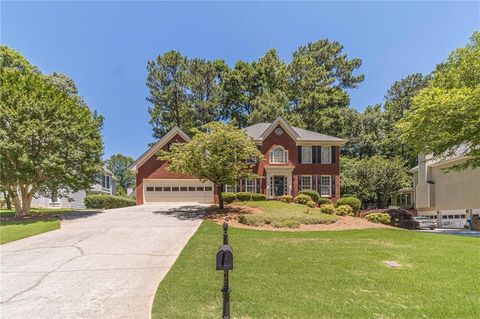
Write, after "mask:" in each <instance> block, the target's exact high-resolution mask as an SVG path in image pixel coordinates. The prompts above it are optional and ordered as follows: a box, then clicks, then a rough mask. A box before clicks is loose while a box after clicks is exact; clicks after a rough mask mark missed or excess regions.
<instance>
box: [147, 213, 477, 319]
mask: <svg viewBox="0 0 480 319" xmlns="http://www.w3.org/2000/svg"><path fill="white" fill-rule="evenodd" d="M229 234H230V243H231V245H232V247H233V250H234V267H235V268H234V270H233V271H232V272H231V288H232V297H231V302H232V318H478V317H479V316H478V315H479V314H480V285H479V282H478V271H479V265H480V240H479V239H478V238H466V237H460V236H451V235H439V234H427V233H418V232H412V231H405V230H395V229H369V230H350V231H335V232H271V231H258V230H247V229H238V228H231V229H230V231H229ZM221 235H222V229H221V226H220V225H217V224H215V223H213V222H210V221H205V222H203V224H202V225H201V226H200V228H199V230H198V231H197V233H196V234H195V235H194V236H193V237H192V238H191V240H190V241H189V243H188V244H187V246H186V247H185V249H184V250H183V251H182V253H181V255H180V257H179V258H178V260H177V261H176V263H175V265H174V266H173V268H172V269H171V270H170V272H169V273H168V274H167V276H166V278H165V279H164V280H163V281H162V283H161V284H160V286H159V288H158V291H157V295H156V297H155V301H154V304H153V318H220V317H221V293H220V288H221V286H222V278H223V277H222V272H219V271H215V258H214V257H215V252H216V250H217V248H218V247H219V246H220V245H221V241H222V236H221ZM385 260H394V261H398V262H400V263H401V264H402V265H404V268H402V269H392V268H388V267H386V266H384V264H383V261H385Z"/></svg>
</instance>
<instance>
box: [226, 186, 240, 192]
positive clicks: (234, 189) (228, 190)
mask: <svg viewBox="0 0 480 319" xmlns="http://www.w3.org/2000/svg"><path fill="white" fill-rule="evenodd" d="M225 192H227V193H236V192H238V187H237V185H235V186H233V185H225Z"/></svg>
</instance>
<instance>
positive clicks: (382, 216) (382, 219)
mask: <svg viewBox="0 0 480 319" xmlns="http://www.w3.org/2000/svg"><path fill="white" fill-rule="evenodd" d="M365 219H366V220H368V221H369V222H372V223H376V224H385V225H390V224H391V219H390V215H388V214H387V213H371V214H368V215H366V216H365Z"/></svg>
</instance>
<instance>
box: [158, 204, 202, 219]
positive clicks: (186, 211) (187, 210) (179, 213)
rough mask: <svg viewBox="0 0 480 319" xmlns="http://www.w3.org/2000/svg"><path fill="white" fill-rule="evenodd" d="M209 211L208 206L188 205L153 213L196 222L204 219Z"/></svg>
mask: <svg viewBox="0 0 480 319" xmlns="http://www.w3.org/2000/svg"><path fill="white" fill-rule="evenodd" d="M210 211H211V208H210V207H209V206H201V205H188V206H181V207H176V208H165V210H158V211H154V212H153V213H154V214H161V215H166V216H173V217H175V218H177V219H179V220H197V219H202V218H203V217H205V215H207V214H209V213H210Z"/></svg>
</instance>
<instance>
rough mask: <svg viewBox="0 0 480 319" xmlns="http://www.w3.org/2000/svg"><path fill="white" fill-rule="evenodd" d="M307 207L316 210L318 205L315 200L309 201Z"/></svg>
mask: <svg viewBox="0 0 480 319" xmlns="http://www.w3.org/2000/svg"><path fill="white" fill-rule="evenodd" d="M306 205H307V206H308V207H310V208H314V207H316V206H317V204H316V203H315V202H314V201H313V200H309V201H308V202H307V203H306Z"/></svg>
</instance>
